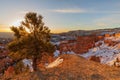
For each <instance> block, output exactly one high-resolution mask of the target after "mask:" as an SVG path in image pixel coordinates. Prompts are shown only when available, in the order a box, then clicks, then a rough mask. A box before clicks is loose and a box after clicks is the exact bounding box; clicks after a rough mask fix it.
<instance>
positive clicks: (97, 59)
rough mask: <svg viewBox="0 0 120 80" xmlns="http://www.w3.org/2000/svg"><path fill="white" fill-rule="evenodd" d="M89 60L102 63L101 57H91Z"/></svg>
mask: <svg viewBox="0 0 120 80" xmlns="http://www.w3.org/2000/svg"><path fill="white" fill-rule="evenodd" d="M89 60H92V61H96V62H100V57H96V56H91V57H90V58H89Z"/></svg>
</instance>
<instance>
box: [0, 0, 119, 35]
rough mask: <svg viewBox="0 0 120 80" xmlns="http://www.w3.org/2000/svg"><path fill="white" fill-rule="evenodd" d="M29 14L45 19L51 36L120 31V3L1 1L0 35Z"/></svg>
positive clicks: (99, 0) (94, 0)
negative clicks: (75, 31) (73, 32)
mask: <svg viewBox="0 0 120 80" xmlns="http://www.w3.org/2000/svg"><path fill="white" fill-rule="evenodd" d="M27 12H36V13H38V14H40V15H42V16H43V17H44V18H43V21H44V22H45V25H46V26H48V27H49V28H50V29H51V32H52V33H60V32H66V31H71V30H95V29H105V28H118V27H120V0H0V32H9V31H10V26H12V25H15V26H17V25H18V23H19V22H20V21H22V20H24V16H25V14H26V13H27Z"/></svg>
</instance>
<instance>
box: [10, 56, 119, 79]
mask: <svg viewBox="0 0 120 80" xmlns="http://www.w3.org/2000/svg"><path fill="white" fill-rule="evenodd" d="M61 58H63V59H64V62H63V63H62V64H60V65H59V66H57V67H55V68H51V69H45V68H40V69H39V70H38V71H37V72H33V73H21V74H20V75H17V76H14V77H13V79H11V80H120V69H119V68H116V67H109V66H107V65H102V64H99V63H97V62H93V61H88V60H85V59H84V58H82V57H79V56H76V55H62V56H61Z"/></svg>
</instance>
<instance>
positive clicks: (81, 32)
mask: <svg viewBox="0 0 120 80" xmlns="http://www.w3.org/2000/svg"><path fill="white" fill-rule="evenodd" d="M118 32H120V28H109V29H96V30H73V31H68V32H63V33H59V35H65V36H86V35H104V34H106V33H110V34H111V33H118Z"/></svg>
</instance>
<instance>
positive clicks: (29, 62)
mask: <svg viewBox="0 0 120 80" xmlns="http://www.w3.org/2000/svg"><path fill="white" fill-rule="evenodd" d="M22 62H23V63H24V66H25V67H27V66H28V67H29V69H30V71H31V72H33V67H32V64H33V62H32V60H31V59H26V58H25V59H23V60H22Z"/></svg>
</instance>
